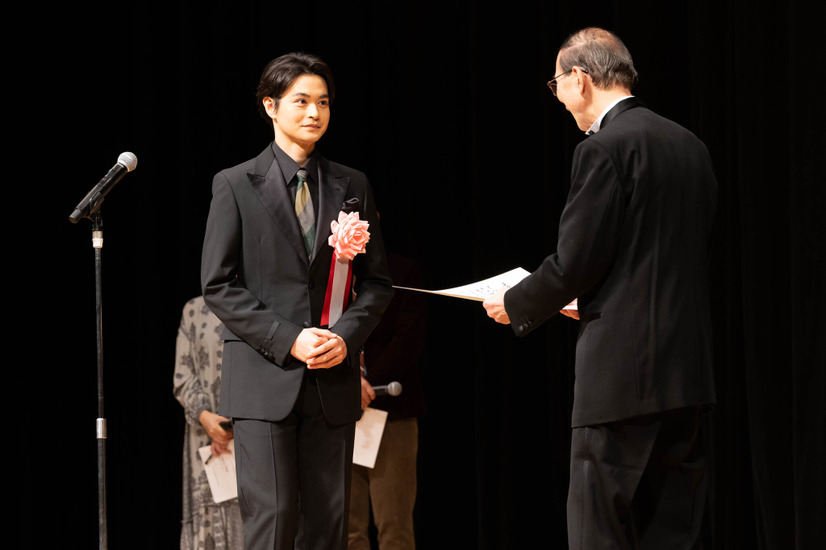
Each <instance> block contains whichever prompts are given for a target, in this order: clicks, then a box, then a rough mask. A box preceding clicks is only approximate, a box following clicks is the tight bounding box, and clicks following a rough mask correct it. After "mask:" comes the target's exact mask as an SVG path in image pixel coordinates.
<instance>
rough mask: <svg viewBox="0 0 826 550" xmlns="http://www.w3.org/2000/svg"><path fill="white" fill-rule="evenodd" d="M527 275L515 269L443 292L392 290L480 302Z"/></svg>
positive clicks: (521, 270) (403, 287)
mask: <svg viewBox="0 0 826 550" xmlns="http://www.w3.org/2000/svg"><path fill="white" fill-rule="evenodd" d="M528 275H530V273H528V272H527V271H526V270H525V269H522V268H521V267H517V268H515V269H511V270H510V271H507V272H505V273H501V274H499V275H496V276H495V277H490V278H489V279H485V280H483V281H478V282H476V283H471V284H468V285H463V286H457V287H453V288H446V289H444V290H422V289H420V288H409V287H405V286H394V288H400V289H403V290H415V291H417V292H427V293H429V294H441V295H443V296H453V297H454V298H464V299H465V300H476V301H478V302H482V301H484V299H485V298H487V297H488V296H490V295H491V294H495V293H496V292H498V291H500V290H502V289H503V288H511V287H513V286H515V285H516V283H518V282H519V281H521V280H522V279H524V278H525V277H527V276H528Z"/></svg>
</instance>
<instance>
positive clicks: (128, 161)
mask: <svg viewBox="0 0 826 550" xmlns="http://www.w3.org/2000/svg"><path fill="white" fill-rule="evenodd" d="M118 164H122V165H124V166H125V167H126V171H127V172H131V171H132V170H134V169H135V168H137V167H138V157H136V156H135V155H133V154H132V153H130V152H128V151H126V152H123V153H121V154H120V156H119V157H118Z"/></svg>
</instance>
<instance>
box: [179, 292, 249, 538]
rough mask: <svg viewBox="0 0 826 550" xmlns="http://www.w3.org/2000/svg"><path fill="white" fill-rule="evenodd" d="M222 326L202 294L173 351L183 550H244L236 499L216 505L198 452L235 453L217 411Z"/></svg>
mask: <svg viewBox="0 0 826 550" xmlns="http://www.w3.org/2000/svg"><path fill="white" fill-rule="evenodd" d="M222 328H223V325H222V324H221V322H220V321H219V320H218V318H217V317H216V316H215V314H214V313H212V312H211V311H210V310H209V308H208V307H207V305H206V304H205V303H204V299H203V297H201V296H198V297H196V298H193V299H191V300H189V301H188V302H187V303H186V304H185V305H184V308H183V314H182V316H181V324H180V326H179V327H178V338H177V343H176V349H175V376H174V383H173V388H174V394H175V399H177V400H178V402H179V403H180V404H181V406H182V407H183V409H184V416H185V418H186V428H185V431H184V450H183V514H182V518H181V550H240V549H241V548H243V536H244V535H243V524H242V520H241V513H240V510H239V508H238V499H237V498H234V499H232V500H228V501H225V502H221V503H218V504H216V503H215V501H214V500H213V498H212V492H211V491H210V489H209V483H208V482H207V477H206V473H205V472H204V466H203V463H202V462H201V460H200V457H199V455H198V449H199V448H201V447H204V446H207V445H209V446H210V448H211V452H212V454H213V456H218V455H220V454H223V453H227V452H231V451H230V450H229V449H228V448H227V446H228V445H229V443H230V441H231V440H232V431H231V429H229V430H225V429H224V428H222V427H221V425H220V423H221V422H225V421H227V420H228V419H227V418H224V417H222V416H220V415H218V414H216V413H215V412H213V411H217V410H218V399H219V396H220V393H221V391H220V389H221V356H222V353H223V347H224V343H223V341H222V340H221V337H220V334H221V330H222Z"/></svg>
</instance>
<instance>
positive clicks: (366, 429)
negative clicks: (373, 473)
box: [353, 407, 387, 468]
mask: <svg viewBox="0 0 826 550" xmlns="http://www.w3.org/2000/svg"><path fill="white" fill-rule="evenodd" d="M386 422H387V411H381V410H379V409H372V408H370V407H366V408H365V409H364V413H363V414H362V415H361V419H360V420H359V421H358V422H356V440H355V444H354V445H353V464H358V465H359V466H366V467H367V468H372V467H373V466H375V465H376V456H377V455H378V454H379V445H380V444H381V436H382V434H383V433H384V425H385V423H386Z"/></svg>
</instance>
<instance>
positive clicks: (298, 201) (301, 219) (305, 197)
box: [295, 168, 315, 257]
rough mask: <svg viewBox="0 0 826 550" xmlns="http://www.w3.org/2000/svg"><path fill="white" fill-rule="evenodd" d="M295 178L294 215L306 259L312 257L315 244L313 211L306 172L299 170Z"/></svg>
mask: <svg viewBox="0 0 826 550" xmlns="http://www.w3.org/2000/svg"><path fill="white" fill-rule="evenodd" d="M296 178H298V187H297V188H296V190H295V215H296V216H297V217H298V225H299V226H301V236H302V237H304V246H305V247H306V249H307V257H312V255H313V243H314V242H315V211H314V210H313V201H312V199H311V198H310V189H309V188H308V187H307V171H306V170H305V169H303V168H302V169H300V170H299V171H298V173H296Z"/></svg>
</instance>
